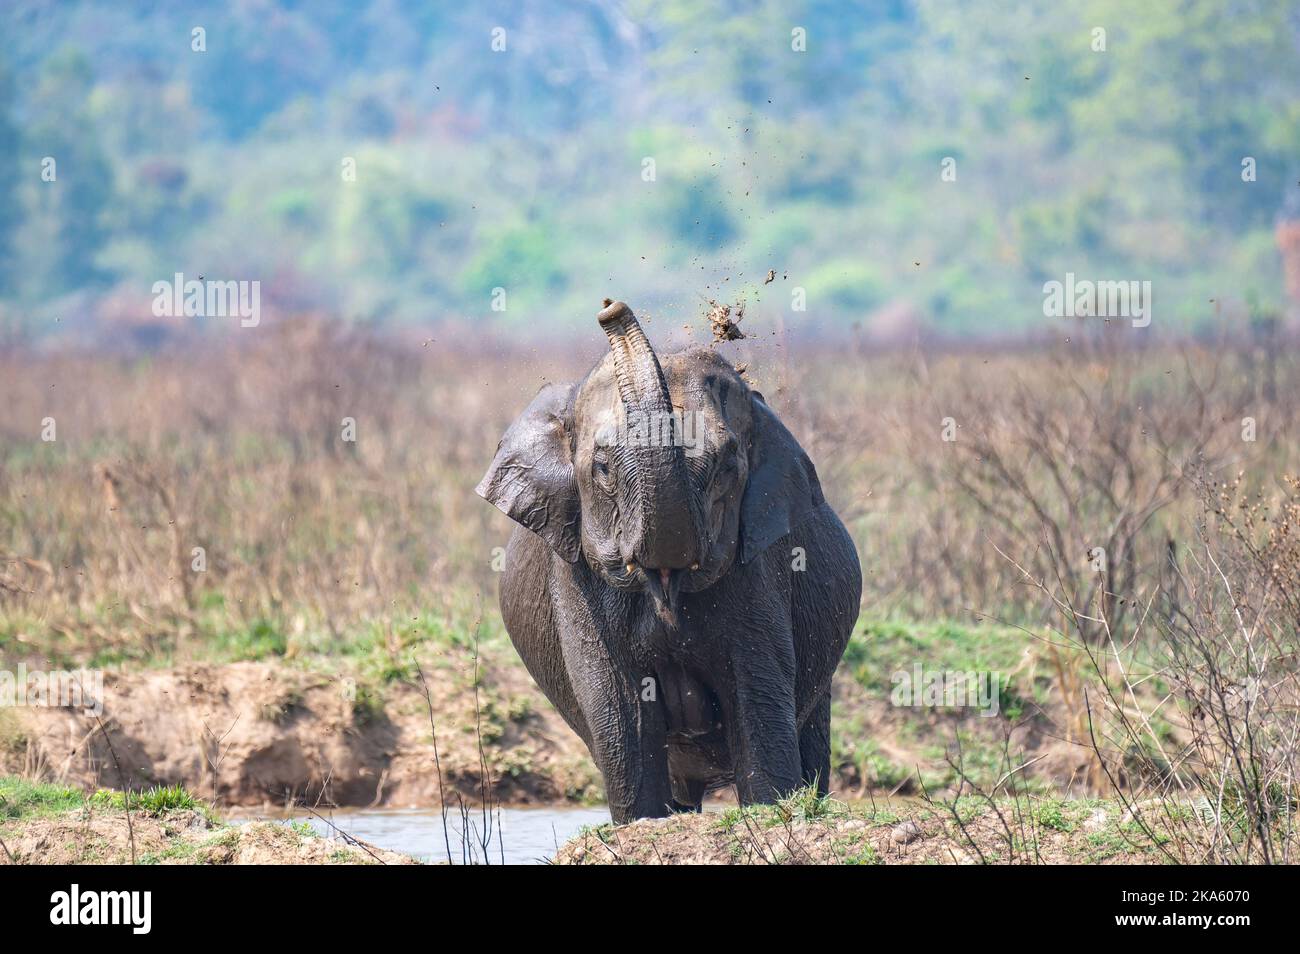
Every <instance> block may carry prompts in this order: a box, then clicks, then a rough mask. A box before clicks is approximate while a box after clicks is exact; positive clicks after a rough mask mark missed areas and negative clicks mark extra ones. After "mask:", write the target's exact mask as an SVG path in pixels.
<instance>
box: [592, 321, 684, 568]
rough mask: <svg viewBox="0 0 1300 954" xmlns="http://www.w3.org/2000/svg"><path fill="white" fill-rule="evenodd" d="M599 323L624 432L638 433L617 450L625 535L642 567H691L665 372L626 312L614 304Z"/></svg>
mask: <svg viewBox="0 0 1300 954" xmlns="http://www.w3.org/2000/svg"><path fill="white" fill-rule="evenodd" d="M596 317H597V320H598V321H599V322H600V326H601V328H602V329H604V331H605V334H606V335H607V336H608V337H609V345H610V348H611V349H612V350H613V352H614V378H615V380H616V381H617V383H618V391H619V395H620V396H621V398H622V400H623V410H624V413H625V414H626V415H627V418H628V424H629V426H628V428H627V429H626V430H625V433H627V434H629V435H636V439H633V440H628V441H626V442H623V443H620V445H619V446H618V447H617V448H615V453H616V454H617V456H618V459H619V465H620V466H619V474H620V478H621V481H622V486H623V491H624V500H625V502H626V503H625V507H624V518H625V521H626V522H625V526H624V534H625V537H626V539H627V540H628V541H629V542H630V543H631V546H632V555H633V557H634V558H635V560H636V562H637V563H639V564H641V566H643V567H646V568H653V569H681V568H684V567H688V566H690V565H691V564H692V563H694V562H695V561H696V559H697V558H698V534H697V531H696V524H695V520H694V518H693V515H692V509H691V497H690V482H689V480H688V479H687V473H686V454H685V450H684V448H683V446H682V441H681V434H680V433H679V427H680V422H679V421H677V420H676V419H675V418H674V416H673V405H672V399H671V397H670V396H669V393H668V384H667V382H666V381H665V380H664V373H663V368H661V367H660V366H659V359H658V358H657V357H656V356H655V353H654V349H653V348H651V347H650V342H649V340H648V339H647V338H646V336H645V332H644V331H642V330H641V325H640V324H639V323H638V322H637V320H636V315H634V314H633V313H632V309H631V308H629V307H628V306H627V305H625V304H624V303H623V302H621V301H619V302H613V303H612V304H610V305H608V306H607V307H606V308H605V309H604V311H602V312H601V313H600V314H599V315H597V316H596ZM647 437H648V439H644V438H647Z"/></svg>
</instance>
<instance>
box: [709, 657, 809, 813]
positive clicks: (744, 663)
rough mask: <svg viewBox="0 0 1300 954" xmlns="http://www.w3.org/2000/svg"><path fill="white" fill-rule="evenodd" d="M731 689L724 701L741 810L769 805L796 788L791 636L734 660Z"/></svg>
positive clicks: (797, 753)
mask: <svg viewBox="0 0 1300 954" xmlns="http://www.w3.org/2000/svg"><path fill="white" fill-rule="evenodd" d="M731 667H732V675H733V677H734V685H733V686H732V687H731V688H732V691H731V692H730V693H728V694H726V697H725V698H724V700H723V707H724V715H723V721H724V723H725V727H726V732H727V739H728V744H729V746H730V748H731V755H732V767H733V770H734V772H735V779H736V796H737V797H738V798H739V800H740V803H741V804H742V805H750V804H754V803H769V804H770V803H772V802H775V801H776V800H777V799H780V798H784V797H785V796H786V795H789V794H790V793H791V792H793V791H794V790H795V789H797V788H798V787H799V777H800V762H799V739H798V733H797V731H796V729H795V702H794V650H793V646H792V644H791V643H790V640H789V636H788V635H787V637H786V639H785V640H779V641H778V642H777V643H775V644H772V643H768V644H766V645H764V647H763V651H753V649H752V648H750V647H742V648H741V650H740V651H739V652H736V653H734V654H733V655H732V660H731Z"/></svg>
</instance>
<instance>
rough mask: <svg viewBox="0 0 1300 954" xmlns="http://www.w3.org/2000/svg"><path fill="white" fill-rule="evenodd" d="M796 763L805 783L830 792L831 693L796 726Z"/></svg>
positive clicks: (822, 793)
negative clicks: (800, 726)
mask: <svg viewBox="0 0 1300 954" xmlns="http://www.w3.org/2000/svg"><path fill="white" fill-rule="evenodd" d="M799 766H800V775H801V778H802V779H803V783H804V784H805V785H816V786H817V794H818V795H826V794H829V792H830V779H831V694H830V693H829V692H828V693H826V695H825V696H823V697H822V699H821V701H819V702H818V703H817V704H816V705H815V706H813V710H812V713H811V714H810V715H809V716H808V720H807V721H806V722H805V723H804V726H803V728H802V729H800V730H799Z"/></svg>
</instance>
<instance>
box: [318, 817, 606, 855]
mask: <svg viewBox="0 0 1300 954" xmlns="http://www.w3.org/2000/svg"><path fill="white" fill-rule="evenodd" d="M500 816H501V817H500V828H499V829H498V828H497V826H496V822H495V820H494V821H493V830H492V837H491V844H490V846H489V848H488V854H489V855H490V861H491V863H492V864H494V865H495V864H500V863H501V858H502V855H503V854H504V856H505V862H506V864H519V865H531V864H541V863H542V862H544V861H545V860H546V859H548V858H552V857H554V856H555V852H556V849H557V848H558V847H559V846H560V845H563V844H564V843H565V842H566V841H568V840H569V839H570V838H572V837H573V836H574V835H576V834H577V833H578V830H579V829H581V828H582V826H584V825H603V824H605V823H606V822H608V821H609V810H608V809H606V808H566V807H560V808H503V809H501V810H500ZM326 817H328V819H329V822H328V823H327V822H325V821H322V820H321V819H319V818H315V817H311V816H306V817H301V818H299V819H298V820H299V821H305V822H308V823H310V824H311V825H312V827H313V828H315V829H316V830H317V831H318V832H320V833H321V834H322V835H324V836H326V837H330V836H333V837H335V838H338V837H340V836H339V835H338V833H337V831H334V829H337V830H339V831H343V832H346V833H347V834H349V835H351V836H352V837H353V838H359V839H360V840H361V841H364V842H368V843H370V844H372V845H377V846H379V847H380V848H389V849H391V850H393V851H400V852H403V853H404V854H408V855H413V856H415V857H416V858H419V859H420V860H421V861H431V862H444V863H445V862H446V861H447V842H448V841H450V842H451V860H452V862H453V863H454V864H461V863H463V860H464V858H465V857H466V855H467V854H468V855H470V856H471V857H472V858H473V860H474V861H476V862H478V863H480V864H481V863H482V855H483V849H482V847H481V842H482V840H483V839H482V835H483V817H482V815H481V814H480V813H477V812H476V813H474V814H472V815H471V817H470V819H469V822H470V825H469V832H468V839H469V844H470V845H472V846H473V847H472V851H471V850H470V849H469V848H466V847H464V841H463V838H462V834H463V833H464V828H465V826H464V825H463V824H462V821H461V818H460V815H459V814H458V813H454V812H448V814H447V828H446V834H445V835H444V832H443V819H442V815H441V814H440V813H439V812H437V811H429V810H427V809H384V810H357V811H339V812H335V813H334V814H332V815H328V816H326ZM331 824H332V825H333V829H331Z"/></svg>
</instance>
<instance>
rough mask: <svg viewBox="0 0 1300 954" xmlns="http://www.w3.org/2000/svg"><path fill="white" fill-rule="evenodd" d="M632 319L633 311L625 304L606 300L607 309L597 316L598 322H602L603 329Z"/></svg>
mask: <svg viewBox="0 0 1300 954" xmlns="http://www.w3.org/2000/svg"><path fill="white" fill-rule="evenodd" d="M630 317H632V309H631V308H629V307H628V306H627V304H626V303H625V302H621V301H613V300H611V299H609V298H606V299H605V307H604V309H603V310H602V311H601V312H600V314H598V315H596V320H597V321H598V322H600V326H601V327H602V328H604V327H608V326H609V325H611V324H614V323H616V322H620V321H623V320H624V319H625V318H630Z"/></svg>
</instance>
